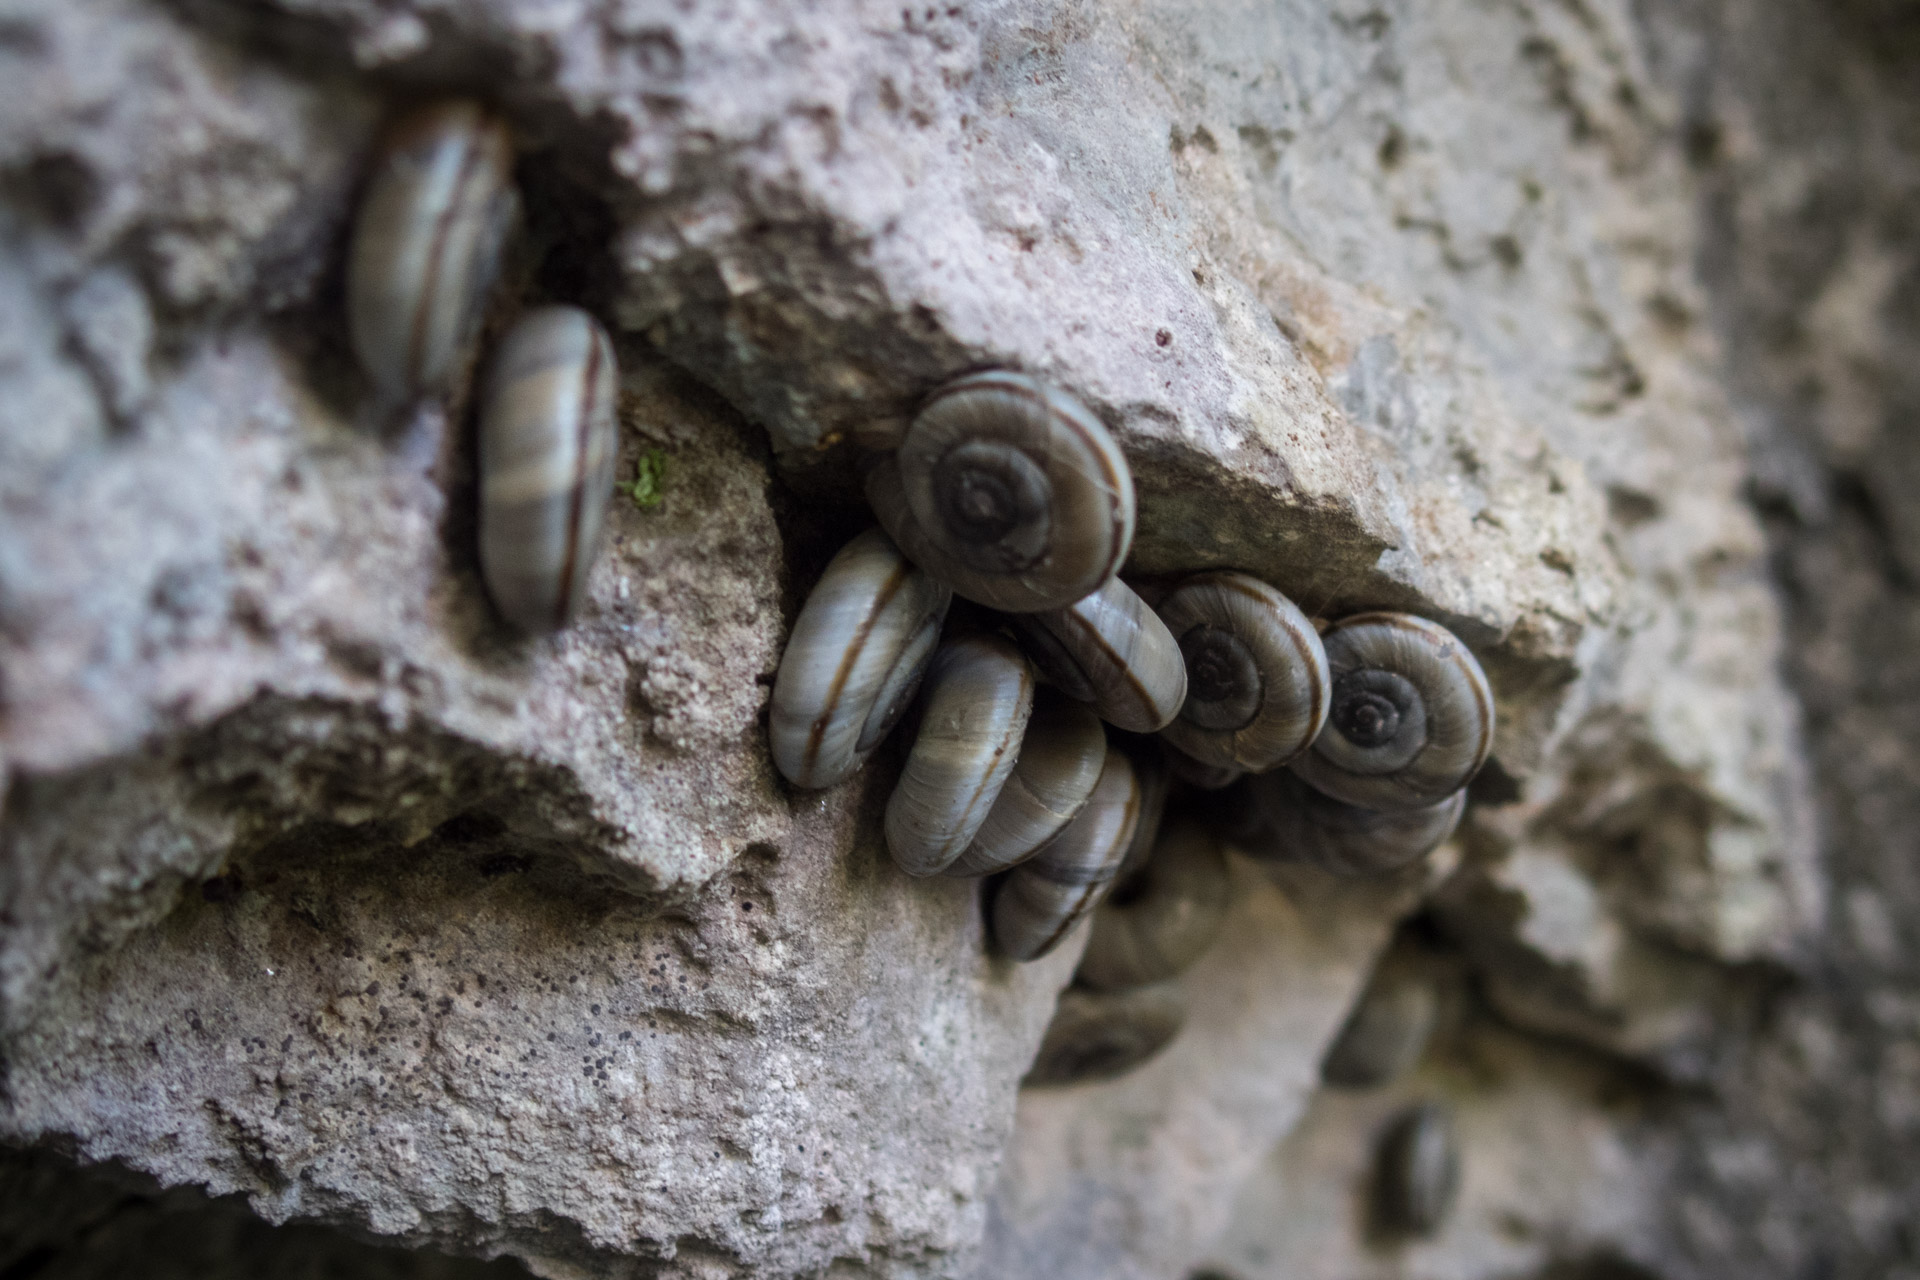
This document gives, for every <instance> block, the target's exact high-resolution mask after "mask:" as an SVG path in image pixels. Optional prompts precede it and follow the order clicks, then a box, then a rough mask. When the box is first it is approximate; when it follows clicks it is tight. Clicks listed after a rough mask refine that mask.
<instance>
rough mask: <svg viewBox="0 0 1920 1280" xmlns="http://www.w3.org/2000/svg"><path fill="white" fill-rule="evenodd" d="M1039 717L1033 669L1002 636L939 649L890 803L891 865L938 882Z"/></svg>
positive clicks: (974, 638)
mask: <svg viewBox="0 0 1920 1280" xmlns="http://www.w3.org/2000/svg"><path fill="white" fill-rule="evenodd" d="M1032 713H1033V668H1032V667H1030V666H1028V665H1027V660H1026V659H1025V658H1023V657H1021V656H1020V650H1019V649H1017V648H1015V647H1014V644H1013V642H1012V641H1011V640H1007V639H1005V638H1003V637H1001V636H996V635H973V636H964V637H962V638H960V639H958V640H949V641H947V642H946V643H945V644H943V645H941V646H940V648H939V649H938V650H937V651H936V652H935V653H934V656H933V663H932V665H931V666H930V667H929V668H928V669H927V677H926V687H925V689H924V690H923V692H922V695H921V714H920V725H919V729H918V731H917V732H916V733H915V735H914V740H913V748H912V750H911V751H910V752H909V753H908V755H907V763H906V765H905V766H904V767H903V768H902V769H901V771H900V781H899V783H898V784H896V785H895V787H894V789H893V795H892V796H890V797H888V799H887V815H886V821H885V830H886V837H887V848H888V849H889V850H891V851H892V853H893V860H894V861H895V862H897V863H899V864H900V868H901V870H903V871H905V872H906V873H907V874H908V875H914V876H931V875H938V874H939V873H940V872H942V871H944V870H946V868H947V866H948V864H949V863H951V862H952V861H953V860H954V859H955V858H957V857H959V856H960V855H961V853H962V852H964V851H965V850H966V848H967V846H968V845H970V844H972V843H973V838H974V836H975V835H976V834H978V832H979V830H980V826H981V824H982V823H984V822H985V821H986V819H987V813H988V811H989V810H991V809H992V808H993V804H994V801H995V800H997V799H998V798H999V796H1000V789H1001V788H1002V787H1004V786H1005V785H1006V783H1007V778H1008V777H1009V776H1010V775H1011V774H1012V773H1013V767H1014V763H1015V762H1016V761H1017V760H1018V758H1019V754H1020V753H1019V747H1020V739H1021V736H1022V735H1023V734H1025V732H1026V729H1027V719H1028V717H1029V716H1031V715H1032Z"/></svg>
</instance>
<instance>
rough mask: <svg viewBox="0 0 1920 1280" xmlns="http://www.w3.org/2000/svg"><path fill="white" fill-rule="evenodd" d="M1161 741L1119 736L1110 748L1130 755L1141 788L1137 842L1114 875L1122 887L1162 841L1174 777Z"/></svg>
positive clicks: (1132, 843)
mask: <svg viewBox="0 0 1920 1280" xmlns="http://www.w3.org/2000/svg"><path fill="white" fill-rule="evenodd" d="M1160 745H1161V744H1160V740H1159V739H1158V738H1144V737H1124V736H1116V737H1115V738H1114V739H1112V740H1111V743H1110V746H1111V747H1112V748H1113V749H1114V750H1119V751H1124V752H1126V753H1127V761H1128V763H1130V764H1131V765H1133V780H1134V781H1135V782H1136V783H1138V784H1139V786H1140V820H1139V821H1138V822H1135V823H1134V824H1133V839H1132V840H1129V841H1128V842H1127V851H1126V853H1125V854H1123V855H1122V856H1121V858H1120V869H1119V870H1118V871H1116V872H1114V873H1113V879H1114V883H1116V884H1118V883H1119V882H1120V881H1122V880H1125V879H1126V878H1127V877H1128V876H1130V875H1132V874H1133V873H1134V872H1136V871H1138V870H1139V869H1140V868H1141V867H1143V866H1145V865H1146V864H1147V859H1148V858H1150V857H1152V856H1153V846H1154V843H1155V842H1156V841H1158V840H1159V838H1160V819H1161V818H1162V817H1163V816H1164V815H1165V814H1166V811H1167V793H1168V792H1169V791H1171V790H1172V789H1173V777H1172V775H1171V774H1169V773H1168V772H1167V764H1166V761H1165V760H1164V759H1162V758H1161V751H1160Z"/></svg>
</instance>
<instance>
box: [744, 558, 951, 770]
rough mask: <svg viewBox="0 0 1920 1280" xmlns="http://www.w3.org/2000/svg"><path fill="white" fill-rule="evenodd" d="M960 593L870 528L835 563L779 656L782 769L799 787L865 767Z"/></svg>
mask: <svg viewBox="0 0 1920 1280" xmlns="http://www.w3.org/2000/svg"><path fill="white" fill-rule="evenodd" d="M951 598H952V593H951V592H949V591H948V590H947V589H946V588H945V587H943V586H941V585H940V584H939V583H937V582H935V581H934V580H933V579H932V578H930V577H928V576H927V575H926V574H925V573H923V572H922V571H920V570H919V569H916V568H914V566H913V565H912V564H910V563H909V562H908V561H907V558H906V557H905V556H903V555H901V554H900V549H899V548H898V547H896V546H894V545H893V541H892V539H890V538H888V537H887V535H886V534H885V533H883V532H882V531H880V530H879V529H869V530H867V531H866V532H865V533H863V534H861V535H860V536H859V537H857V538H855V539H854V540H853V541H851V542H849V543H848V544H847V545H846V546H844V547H842V548H841V549H840V551H839V554H837V555H835V556H834V558H833V560H832V561H831V562H830V563H829V564H828V565H827V568H826V572H825V573H823V574H821V575H820V581H819V583H818V584H816V585H815V586H814V588H813V591H812V593H811V594H809V595H808V596H807V602H806V604H804V605H803V606H801V609H800V616H799V617H798V618H796V619H795V620H794V623H793V634H792V635H790V636H789V637H788V638H787V648H786V652H785V653H783V654H782V655H781V656H780V673H779V675H778V676H777V677H776V678H775V679H774V684H773V702H772V707H771V709H770V712H769V716H768V737H769V738H770V740H771V742H772V745H773V763H774V765H775V766H776V767H778V768H779V770H780V772H781V773H782V774H783V775H785V776H786V778H787V780H788V781H789V782H791V783H793V784H794V785H795V786H799V787H830V786H832V785H833V784H834V783H836V782H839V781H840V780H841V779H843V778H845V777H847V776H848V775H849V774H851V773H853V771H854V770H856V769H858V768H859V767H860V765H861V763H862V762H863V761H865V760H866V758H867V756H868V755H870V754H871V753H872V752H873V750H874V748H875V747H877V746H879V745H880V743H881V740H882V739H884V738H885V737H886V735H887V733H888V732H889V731H890V730H891V729H892V728H893V726H894V724H895V722H896V721H898V720H899V718H900V716H901V713H903V712H904V711H905V710H906V709H907V706H908V705H909V704H910V703H911V702H912V700H913V696H914V693H915V692H916V691H917V690H918V689H919V687H920V679H921V677H922V675H924V674H925V672H926V669H927V664H928V662H930V661H931V660H932V658H933V651H934V647H935V646H936V645H937V644H938V643H939V639H940V623H941V621H942V620H943V619H945V617H946V616H947V603H948V601H949V600H950V599H951Z"/></svg>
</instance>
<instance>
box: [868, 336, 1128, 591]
mask: <svg viewBox="0 0 1920 1280" xmlns="http://www.w3.org/2000/svg"><path fill="white" fill-rule="evenodd" d="M867 500H868V501H869V502H870V503H872V504H873V509H874V513H875V514H876V515H878V516H879V518H880V523H881V524H883V525H885V526H886V529H887V532H889V533H891V534H892V535H893V538H894V541H896V542H898V543H899V544H900V548H901V550H903V551H905V552H906V553H907V556H908V558H910V559H911V560H913V561H914V562H915V563H916V564H918V565H920V566H922V567H923V568H925V569H926V570H927V571H928V572H929V573H931V574H933V576H934V577H936V578H938V579H940V580H941V581H942V582H945V583H946V584H947V585H949V586H951V587H952V588H953V589H954V590H955V591H956V592H958V593H959V594H960V595H962V596H965V597H966V598H967V599H969V600H973V601H977V602H978V603H980V604H984V605H987V606H989V607H991V608H994V609H1000V610H1003V611H1005V612H1007V613H1033V612H1037V611H1039V610H1043V609H1060V608H1065V607H1066V606H1067V605H1070V604H1072V603H1073V602H1074V601H1076V600H1078V599H1080V598H1081V597H1082V596H1084V595H1086V594H1088V593H1089V592H1091V591H1094V590H1095V589H1097V588H1098V587H1099V586H1100V584H1101V583H1103V582H1105V581H1106V580H1107V579H1108V578H1110V577H1112V576H1113V574H1114V572H1115V570H1117V569H1118V568H1119V567H1120V563H1121V561H1123V560H1125V559H1126V558H1127V549H1128V548H1129V547H1130V546H1131V545H1132V544H1133V476H1132V474H1131V473H1130V472H1129V471H1128V470H1127V461H1126V459H1125V458H1124V457H1123V456H1121V453H1120V449H1119V447H1118V446H1117V445H1115V444H1114V442H1113V437H1112V436H1110V435H1108V434H1107V429H1106V428H1105V427H1103V426H1101V425H1100V421H1099V419H1097V418H1095V417H1094V416H1093V415H1092V414H1091V413H1089V412H1088V411H1087V409H1086V408H1085V406H1083V405H1081V404H1080V402H1079V401H1077V400H1075V399H1074V398H1073V397H1071V396H1069V395H1067V394H1066V393H1064V392H1062V391H1058V390H1055V389H1054V388H1052V387H1049V386H1047V385H1046V384H1045V383H1042V382H1040V381H1039V380H1038V379H1035V378H1031V377H1028V376H1027V375H1026V374H1023V373H1011V372H1006V371H996V372H989V373H976V374H970V375H968V376H967V377H964V378H961V379H959V380H957V381H955V382H951V383H949V384H947V385H946V386H945V387H943V388H941V389H940V390H939V391H937V392H935V393H934V395H933V398H932V399H931V400H929V401H928V402H927V404H926V406H925V407H924V408H922V409H921V410H920V413H919V415H918V416H917V417H915V418H914V420H913V422H912V423H911V425H909V426H908V428H907V430H906V433H905V435H904V436H902V438H901V441H900V448H899V449H898V451H896V452H895V453H893V454H892V455H890V456H887V457H884V458H882V459H881V460H880V462H879V464H878V465H876V466H875V467H874V468H873V470H872V471H870V472H869V473H868V475H867Z"/></svg>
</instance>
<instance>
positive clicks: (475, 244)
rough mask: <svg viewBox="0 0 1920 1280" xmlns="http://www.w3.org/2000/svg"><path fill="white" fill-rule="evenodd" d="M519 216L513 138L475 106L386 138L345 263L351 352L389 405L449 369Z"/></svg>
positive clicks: (414, 117) (427, 112)
mask: <svg viewBox="0 0 1920 1280" xmlns="http://www.w3.org/2000/svg"><path fill="white" fill-rule="evenodd" d="M518 214H519V197H518V195H517V193H516V192H515V191H514V188H513V139H512V136H511V135H510V134H509V133H508V132H507V127H506V125H505V124H504V123H503V122H502V121H501V120H499V119H498V118H497V117H495V116H494V115H493V114H491V113H490V112H488V111H487V110H486V109H485V108H483V107H481V106H480V105H479V104H478V103H475V102H469V101H465V100H460V99H456V100H453V101H447V102H439V103H435V104H433V105H431V106H427V107H423V108H421V109H420V110H418V111H415V112H413V113H411V114H410V115H407V116H405V117H404V118H402V119H401V120H400V121H399V122H398V123H397V124H396V125H395V126H394V127H393V129H392V130H390V131H389V133H388V134H387V137H386V139H385V140H384V143H383V145H382V148H381V152H380V157H379V160H378V161H377V162H376V165H375V169H374V172H373V176H372V177H371V179H369V181H368V183H367V190H366V194H365V195H364V196H363V197H362V198H361V201H360V210H359V213H358V216H357V217H356V219H355V221H354V229H353V245H352V248H351V249H350V250H349V254H348V261H347V328H348V333H349V336H350V337H351V339H352V342H353V350H354V354H355V355H356V356H357V357H358V358H359V360H360V365H361V367H362V368H363V369H364V370H365V371H366V374H367V377H368V378H369V379H371V380H372V382H373V384H374V386H375V388H376V389H377V390H378V391H379V392H380V394H381V395H382V396H383V397H385V398H386V399H387V400H389V401H401V400H405V399H407V398H409V397H411V396H413V395H416V394H419V393H421V392H423V391H430V390H432V389H433V388H435V387H436V386H438V385H439V384H440V382H441V381H442V380H443V379H444V378H445V377H446V376H447V374H448V372H449V371H450V370H451V369H452V367H453V363H454V360H455V358H456V357H457V356H458V355H459V354H460V350H461V348H462V347H463V346H464V345H465V344H466V342H467V340H468V339H469V338H470V337H471V336H472V335H473V332H474V330H475V328H476V327H477V326H478V324H479V321H480V317H481V314H482V313H483V312H484V310H485V308H486V298H487V293H488V291H489V290H490V289H491V288H492V287H493V282H494V277H495V276H496V275H497V274H498V271H499V265H500V257H501V250H502V249H503V248H504V247H505V244H506V240H507V235H508V233H509V231H510V230H511V229H512V227H513V224H514V221H515V220H516V218H517V217H518Z"/></svg>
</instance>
